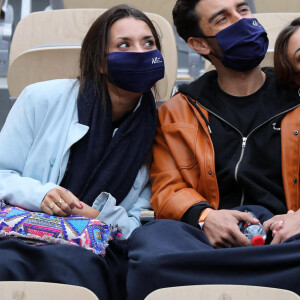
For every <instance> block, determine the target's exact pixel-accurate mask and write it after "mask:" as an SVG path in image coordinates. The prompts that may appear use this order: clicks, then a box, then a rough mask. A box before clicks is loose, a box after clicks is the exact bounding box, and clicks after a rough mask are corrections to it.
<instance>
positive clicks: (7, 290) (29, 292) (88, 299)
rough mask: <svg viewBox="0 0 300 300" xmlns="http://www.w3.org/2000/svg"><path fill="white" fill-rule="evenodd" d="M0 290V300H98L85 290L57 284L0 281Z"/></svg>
mask: <svg viewBox="0 0 300 300" xmlns="http://www.w3.org/2000/svg"><path fill="white" fill-rule="evenodd" d="M0 290H1V293H0V300H8V299H15V300H23V299H24V300H25V299H26V300H41V299H43V300H54V299H55V300H83V299H84V300H99V298H98V297H97V296H96V295H95V294H94V293H93V292H92V291H90V290H89V289H87V288H83V287H79V286H74V285H67V284H59V283H49V282H29V281H1V282H0ZM100 300H101V299H100Z"/></svg>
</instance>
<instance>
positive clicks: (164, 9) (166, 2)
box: [59, 0, 176, 25]
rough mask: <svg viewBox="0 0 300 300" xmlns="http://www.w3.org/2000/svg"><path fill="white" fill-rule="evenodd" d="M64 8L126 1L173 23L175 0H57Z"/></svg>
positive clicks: (99, 5) (91, 6)
mask: <svg viewBox="0 0 300 300" xmlns="http://www.w3.org/2000/svg"><path fill="white" fill-rule="evenodd" d="M59 1H61V2H63V5H64V7H65V8H111V7H113V6H115V5H118V4H123V3H126V4H128V5H130V6H133V7H136V8H138V9H140V10H142V11H146V12H151V13H154V14H158V15H161V16H163V17H164V18H165V19H166V20H167V21H168V22H169V23H170V24H171V25H173V17H172V9H173V7H174V5H175V3H176V0H163V1H162V0H143V1H140V0H139V1H136V0H126V1H124V0H110V1H107V0H85V1H82V0H59Z"/></svg>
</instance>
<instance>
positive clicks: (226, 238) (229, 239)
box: [203, 209, 259, 248]
mask: <svg viewBox="0 0 300 300" xmlns="http://www.w3.org/2000/svg"><path fill="white" fill-rule="evenodd" d="M240 221H245V222H250V223H253V224H258V223H259V221H258V220H257V219H255V218H254V217H253V216H252V215H251V214H249V213H245V212H240V211H237V210H225V209H222V210H213V211H211V212H210V213H209V215H208V216H207V217H206V219H205V223H204V227H203V231H204V233H205V235H206V237H207V238H208V240H209V242H210V243H211V245H212V246H213V247H215V248H228V247H231V246H235V247H241V246H250V244H251V243H250V241H249V239H248V238H247V237H246V236H245V235H244V234H243V233H242V232H241V231H240V229H239V226H238V224H239V222H240Z"/></svg>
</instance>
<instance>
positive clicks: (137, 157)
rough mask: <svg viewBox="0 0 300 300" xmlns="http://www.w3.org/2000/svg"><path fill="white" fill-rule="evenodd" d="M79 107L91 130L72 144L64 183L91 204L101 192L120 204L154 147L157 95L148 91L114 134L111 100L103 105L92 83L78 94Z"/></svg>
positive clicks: (80, 116)
mask: <svg viewBox="0 0 300 300" xmlns="http://www.w3.org/2000/svg"><path fill="white" fill-rule="evenodd" d="M77 107H78V119H79V123H81V124H84V125H87V126H89V131H88V132H87V134H86V135H85V136H84V137H83V138H82V139H81V140H79V141H78V142H77V143H75V144H74V145H73V146H72V147H71V153H70V158H69V163H68V166H67V171H66V173H65V175H64V178H63V181H62V183H61V186H63V187H65V188H66V189H68V190H70V191H71V192H72V193H73V194H74V195H75V196H77V197H78V198H79V199H80V200H81V201H83V202H85V203H87V204H88V205H92V203H93V202H94V200H95V199H96V198H97V196H99V195H100V193H101V192H108V193H110V194H111V195H112V196H114V197H115V198H116V201H117V204H119V203H120V202H121V201H122V200H123V199H124V198H125V197H126V195H127V194H128V193H129V191H130V189H131V187H132V185H133V183H134V180H135V178H136V176H137V173H138V171H139V169H140V167H141V166H142V164H143V163H144V162H145V159H146V157H147V155H148V154H149V152H150V150H151V146H152V142H153V139H154V135H155V131H156V124H157V112H156V107H155V101H154V97H153V95H152V93H151V92H147V93H145V94H144V95H143V98H142V101H141V104H140V106H139V107H138V108H137V109H136V110H135V111H134V112H133V113H131V114H129V115H128V116H127V117H126V118H125V120H124V121H123V122H122V123H121V125H120V126H119V128H118V130H117V132H116V133H115V135H114V136H113V137H112V132H113V126H112V105H111V100H110V99H107V100H106V107H105V108H104V106H103V104H101V103H100V101H99V99H97V97H96V96H95V92H94V89H93V87H92V84H90V85H89V86H88V87H87V88H85V89H84V90H83V92H81V93H80V94H79V96H78V100H77Z"/></svg>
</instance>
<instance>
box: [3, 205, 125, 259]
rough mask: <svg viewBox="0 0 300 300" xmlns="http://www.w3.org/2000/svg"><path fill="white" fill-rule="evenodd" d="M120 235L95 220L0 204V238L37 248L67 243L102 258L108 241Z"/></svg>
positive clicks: (115, 230) (118, 230)
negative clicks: (18, 241) (14, 240)
mask: <svg viewBox="0 0 300 300" xmlns="http://www.w3.org/2000/svg"><path fill="white" fill-rule="evenodd" d="M121 236H122V235H121V230H120V229H119V228H118V227H116V226H109V225H107V224H105V223H103V222H101V221H100V220H98V219H91V218H86V217H81V216H68V217H58V216H50V215H48V214H45V213H41V212H31V211H27V210H25V209H22V208H20V207H15V206H10V205H5V204H3V203H1V209H0V238H17V239H21V240H23V241H24V242H27V243H30V244H34V245H39V246H41V245H45V244H69V245H74V246H80V247H83V248H85V249H88V250H91V251H93V252H94V253H95V254H99V255H102V256H104V255H105V248H106V247H107V246H108V242H109V241H110V240H112V239H120V238H121Z"/></svg>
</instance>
